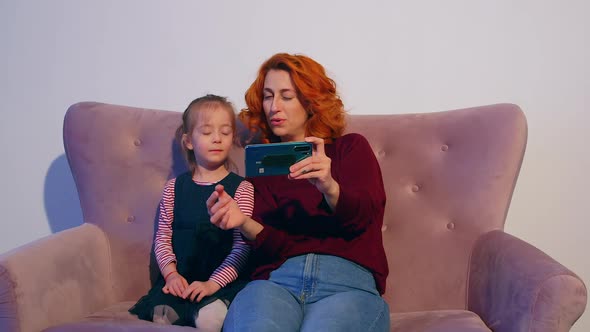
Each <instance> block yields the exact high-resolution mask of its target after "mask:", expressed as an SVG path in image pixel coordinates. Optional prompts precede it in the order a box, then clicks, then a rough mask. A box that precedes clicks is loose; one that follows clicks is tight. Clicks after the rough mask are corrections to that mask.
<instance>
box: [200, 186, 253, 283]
mask: <svg viewBox="0 0 590 332" xmlns="http://www.w3.org/2000/svg"><path fill="white" fill-rule="evenodd" d="M234 199H235V200H236V202H237V203H238V206H239V207H240V210H242V213H244V214H245V215H246V216H248V217H250V216H252V209H253V208H254V187H253V186H252V184H251V183H250V182H248V181H242V183H240V185H239V186H238V189H237V190H236V194H235V195H234ZM249 254H250V246H249V245H248V244H247V243H246V242H245V241H244V239H243V238H242V235H241V233H240V231H239V230H238V229H234V230H233V246H232V250H231V252H230V253H229V255H228V256H227V257H226V258H225V259H224V260H223V262H222V263H221V265H220V266H219V267H218V268H217V269H215V271H213V273H212V274H211V277H210V279H211V280H213V281H215V282H216V283H217V284H219V285H220V286H221V287H225V286H226V285H227V284H229V283H231V282H232V281H234V280H236V279H237V278H238V274H239V273H240V272H241V271H242V269H243V268H244V266H245V265H246V263H247V261H248V255H249Z"/></svg>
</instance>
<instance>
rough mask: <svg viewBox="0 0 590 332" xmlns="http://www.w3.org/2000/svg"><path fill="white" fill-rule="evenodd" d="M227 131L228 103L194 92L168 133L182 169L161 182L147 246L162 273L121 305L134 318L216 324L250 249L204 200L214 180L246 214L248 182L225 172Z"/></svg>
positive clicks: (203, 327) (231, 122)
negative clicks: (216, 220)
mask: <svg viewBox="0 0 590 332" xmlns="http://www.w3.org/2000/svg"><path fill="white" fill-rule="evenodd" d="M235 131H236V125H235V115H234V109H233V106H232V105H231V103H230V102H228V101H227V100H226V99H225V98H223V97H219V96H215V95H206V96H204V97H201V98H197V99H195V100H193V101H192V102H191V103H190V104H189V105H188V107H187V109H186V110H185V111H184V114H183V116H182V125H181V126H180V127H179V128H178V130H177V132H176V134H177V139H179V141H180V143H181V146H182V150H183V152H184V155H185V157H186V159H187V161H188V164H189V167H190V171H189V172H186V173H184V174H182V175H180V176H178V177H177V178H176V179H172V180H170V181H168V183H167V184H166V187H165V188H164V193H163V196H162V200H161V201H160V216H159V222H158V230H157V232H156V238H155V248H154V251H155V254H156V259H157V261H158V265H159V267H160V271H161V272H162V276H161V278H159V280H158V281H157V282H156V283H155V285H154V287H153V288H152V289H151V290H150V291H149V293H148V294H147V295H145V296H144V297H142V298H141V299H140V300H139V301H138V302H137V303H136V304H135V306H133V307H132V308H131V309H129V311H130V312H131V313H133V314H136V315H138V317H139V318H141V319H145V320H152V321H154V322H157V323H163V324H174V325H188V326H195V327H197V328H198V329H199V331H220V330H221V327H222V325H223V320H224V318H225V314H226V313H227V307H228V305H229V303H230V302H231V300H232V299H233V298H234V296H235V295H236V293H237V292H238V291H239V290H240V289H241V288H243V286H244V284H245V282H244V281H241V280H237V277H238V274H239V272H240V270H241V269H242V268H243V267H244V265H245V264H246V260H247V256H248V253H249V250H250V248H249V246H248V245H247V244H246V243H245V242H244V241H243V239H242V237H241V235H240V232H239V231H237V230H228V231H223V230H221V229H219V228H217V227H215V226H214V225H212V224H211V222H210V220H209V218H210V217H209V214H208V213H207V207H206V203H205V202H206V200H207V198H208V197H209V196H210V195H211V193H212V192H213V191H214V188H215V186H216V185H218V184H220V185H222V186H223V187H224V188H225V190H226V191H227V192H228V193H230V195H233V196H234V198H235V200H236V201H237V203H238V205H239V206H240V208H241V209H242V212H243V213H244V214H247V215H251V214H252V208H253V204H254V198H253V193H254V191H253V187H252V185H251V184H250V183H249V182H247V181H244V180H243V178H242V177H240V176H238V175H236V174H235V173H232V172H229V171H228V168H229V161H228V155H229V151H230V149H231V147H232V144H233V141H234V134H235Z"/></svg>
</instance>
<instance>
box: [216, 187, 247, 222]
mask: <svg viewBox="0 0 590 332" xmlns="http://www.w3.org/2000/svg"><path fill="white" fill-rule="evenodd" d="M207 211H208V212H209V216H210V217H211V223H212V224H213V225H215V226H217V227H219V228H221V229H231V228H236V227H241V226H242V225H243V224H244V223H245V222H246V219H247V217H246V216H245V215H244V214H243V213H242V210H240V207H239V206H238V203H237V202H236V201H235V200H234V199H233V198H232V197H231V196H230V195H229V194H228V193H227V192H226V191H225V189H224V188H223V186H222V185H220V184H218V185H217V186H215V191H214V192H213V193H212V194H211V196H209V198H208V199H207Z"/></svg>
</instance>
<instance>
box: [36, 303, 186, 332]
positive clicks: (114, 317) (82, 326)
mask: <svg viewBox="0 0 590 332" xmlns="http://www.w3.org/2000/svg"><path fill="white" fill-rule="evenodd" d="M134 304H135V302H134V301H133V302H132V301H129V302H119V303H117V304H114V305H112V306H110V307H107V308H105V309H103V310H101V311H98V312H95V313H93V314H91V315H89V316H88V317H86V318H84V319H82V320H80V321H77V322H72V323H68V324H64V325H58V326H54V327H50V328H48V329H45V330H43V332H79V331H101V332H102V331H104V332H115V331H116V332H127V331H128V332H135V331H138V332H139V331H142V332H143V331H146V332H148V331H171V332H174V331H178V332H182V331H186V332H188V331H192V332H194V331H196V330H195V328H193V327H187V326H170V325H162V324H155V323H152V322H148V321H145V320H141V319H138V318H137V317H136V316H135V315H132V314H130V313H129V312H128V311H127V310H128V309H129V308H131V306H133V305H134Z"/></svg>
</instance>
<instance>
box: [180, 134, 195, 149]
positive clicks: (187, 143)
mask: <svg viewBox="0 0 590 332" xmlns="http://www.w3.org/2000/svg"><path fill="white" fill-rule="evenodd" d="M182 144H184V146H185V147H186V148H187V149H189V150H192V149H193V143H191V140H190V139H189V138H188V135H187V134H182Z"/></svg>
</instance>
